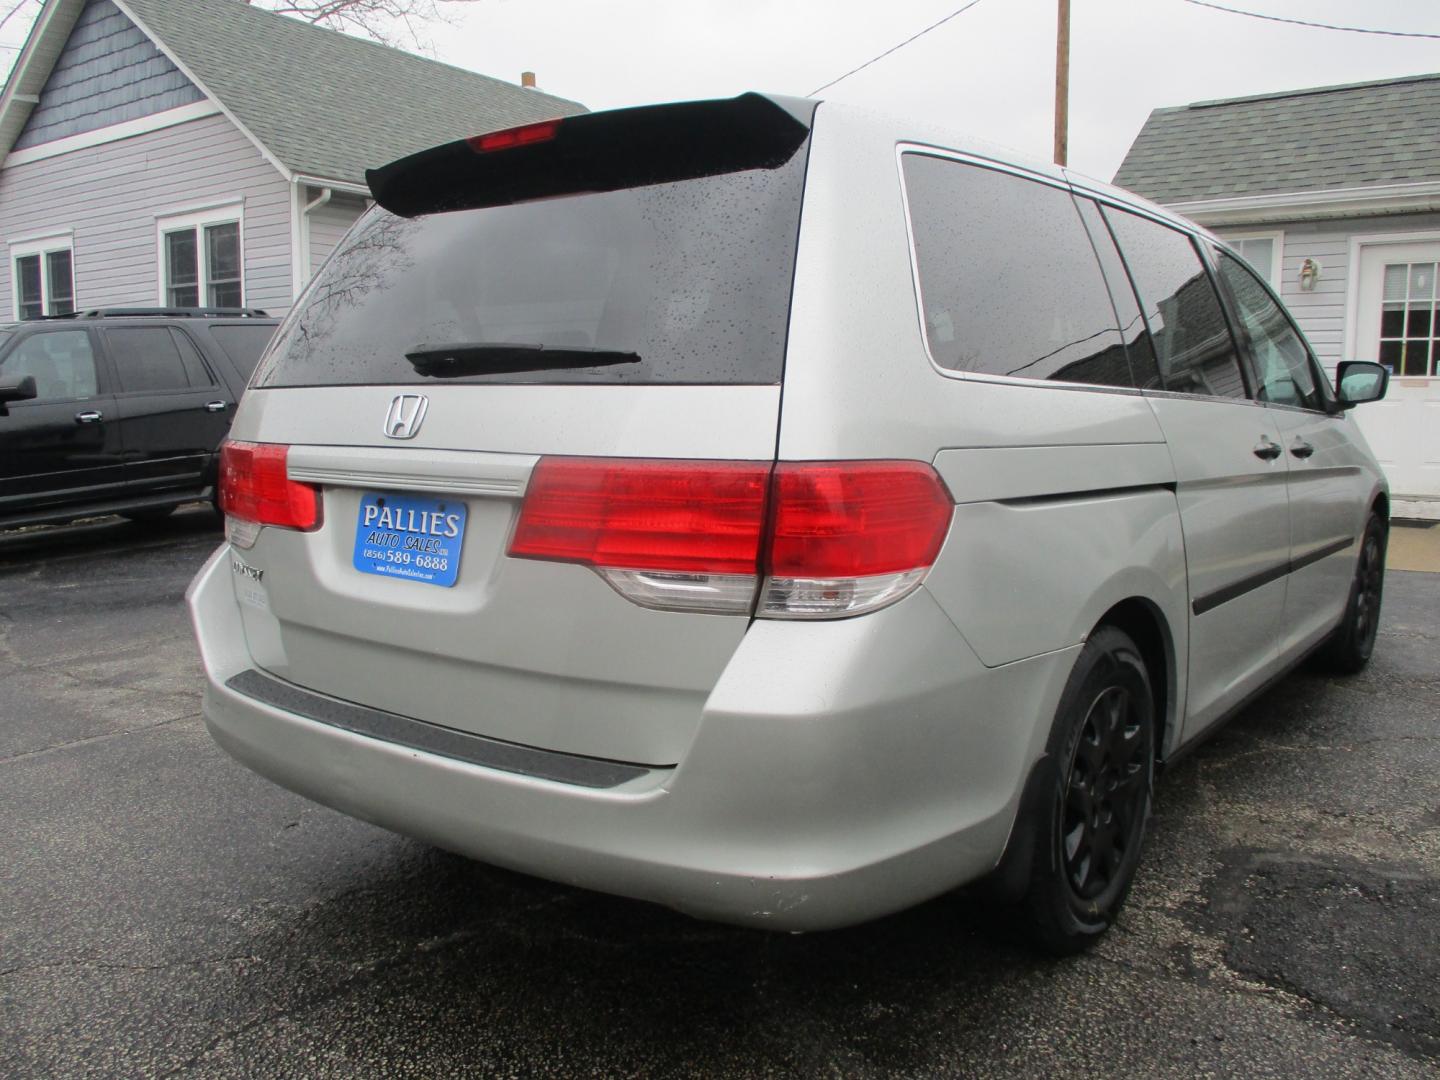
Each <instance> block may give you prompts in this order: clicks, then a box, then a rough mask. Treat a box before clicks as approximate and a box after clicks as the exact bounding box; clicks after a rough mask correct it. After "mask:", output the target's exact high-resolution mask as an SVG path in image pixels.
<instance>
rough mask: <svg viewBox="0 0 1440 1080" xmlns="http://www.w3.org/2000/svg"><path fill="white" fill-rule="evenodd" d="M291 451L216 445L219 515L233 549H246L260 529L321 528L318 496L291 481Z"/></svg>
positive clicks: (264, 446) (273, 445) (272, 445)
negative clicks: (289, 460)
mask: <svg viewBox="0 0 1440 1080" xmlns="http://www.w3.org/2000/svg"><path fill="white" fill-rule="evenodd" d="M289 452H290V448H289V447H288V446H284V445H281V444H278V443H252V442H239V441H236V440H234V439H226V440H225V441H224V442H223V443H221V444H220V509H221V511H222V512H223V513H224V514H225V532H226V536H227V538H228V539H229V540H230V542H231V543H232V544H236V545H237V546H239V547H250V546H251V545H252V544H254V543H255V537H256V536H257V535H258V534H259V526H261V525H276V526H279V527H280V528H284V529H299V530H301V531H310V530H312V529H318V528H319V527H320V492H319V490H318V489H317V488H314V487H312V486H311V485H309V484H302V483H299V482H298V481H295V480H291V479H290V476H289V473H288V470H287V469H286V459H287V457H288V456H289Z"/></svg>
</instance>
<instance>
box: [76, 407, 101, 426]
mask: <svg viewBox="0 0 1440 1080" xmlns="http://www.w3.org/2000/svg"><path fill="white" fill-rule="evenodd" d="M104 419H105V414H104V413H102V412H100V411H98V410H96V409H86V410H85V411H84V412H77V413H76V414H75V422H76V423H77V424H98V423H100V421H101V420H104Z"/></svg>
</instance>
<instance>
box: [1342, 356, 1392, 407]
mask: <svg viewBox="0 0 1440 1080" xmlns="http://www.w3.org/2000/svg"><path fill="white" fill-rule="evenodd" d="M1389 385H1390V371H1389V369H1388V368H1386V367H1385V365H1383V364H1375V363H1372V362H1371V361H1369V360H1342V361H1341V362H1340V366H1339V367H1337V368H1336V369H1335V388H1336V390H1337V391H1338V392H1339V397H1340V407H1341V408H1342V409H1348V408H1350V407H1351V406H1354V405H1363V404H1365V402H1367V401H1379V400H1380V399H1381V398H1383V397H1384V396H1385V390H1386V388H1387V387H1389Z"/></svg>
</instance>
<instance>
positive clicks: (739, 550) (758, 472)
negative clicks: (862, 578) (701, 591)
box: [510, 457, 770, 574]
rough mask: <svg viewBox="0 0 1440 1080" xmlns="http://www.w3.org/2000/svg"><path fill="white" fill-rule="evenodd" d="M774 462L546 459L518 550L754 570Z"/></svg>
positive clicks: (604, 563)
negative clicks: (766, 494)
mask: <svg viewBox="0 0 1440 1080" xmlns="http://www.w3.org/2000/svg"><path fill="white" fill-rule="evenodd" d="M769 476H770V468H769V466H768V465H763V464H760V463H758V462H748V461H665V460H645V459H634V458H630V459H626V458H613V459H606V458H560V457H556V458H542V459H541V460H540V463H539V464H538V465H537V466H536V467H535V471H534V472H533V473H532V474H531V477H530V484H529V487H528V488H527V490H526V492H525V505H524V509H523V511H522V512H521V515H520V523H519V525H518V526H517V527H516V529H515V538H514V540H512V541H511V543H510V554H511V555H515V556H520V557H522V558H530V559H554V560H558V561H561V562H578V563H585V564H586V565H589V566H595V567H613V568H620V569H627V570H662V571H674V572H677V573H690V574H753V573H755V567H756V564H757V561H758V559H759V554H760V530H761V525H762V524H763V522H764V518H765V487H766V483H767V481H768V480H769Z"/></svg>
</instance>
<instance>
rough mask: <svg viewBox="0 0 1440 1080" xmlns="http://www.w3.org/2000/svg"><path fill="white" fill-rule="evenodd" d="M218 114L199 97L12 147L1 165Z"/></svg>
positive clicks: (42, 159)
mask: <svg viewBox="0 0 1440 1080" xmlns="http://www.w3.org/2000/svg"><path fill="white" fill-rule="evenodd" d="M219 114H220V110H219V108H218V107H216V105H215V103H214V102H213V101H208V100H207V101H196V102H192V103H191V104H189V105H181V106H179V107H178V108H175V109H166V110H165V111H164V112H158V113H151V114H150V115H149V116H142V117H139V118H138V119H136V120H125V121H122V122H121V123H118V124H109V125H107V126H105V127H102V128H96V129H95V130H94V131H82V132H81V133H80V134H79V135H67V136H65V137H64V138H63V139H56V140H54V141H53V142H47V143H41V144H40V145H39V146H31V147H27V148H26V149H24V150H12V151H10V153H9V154H8V155H7V156H6V158H5V163H4V165H3V166H0V167H3V168H6V169H9V168H13V167H14V166H16V165H25V164H27V163H29V162H31V161H44V160H45V159H46V158H52V157H59V156H60V155H61V154H70V153H73V152H75V151H76V150H88V149H90V148H91V147H94V146H104V145H105V144H106V143H112V142H119V141H120V140H121V139H133V138H134V137H135V136H136V135H146V134H149V133H150V132H152V131H163V130H164V129H165V128H168V127H174V126H175V125H176V124H185V123H188V122H190V121H191V120H202V119H204V118H205V117H207V116H218V115H219Z"/></svg>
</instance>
